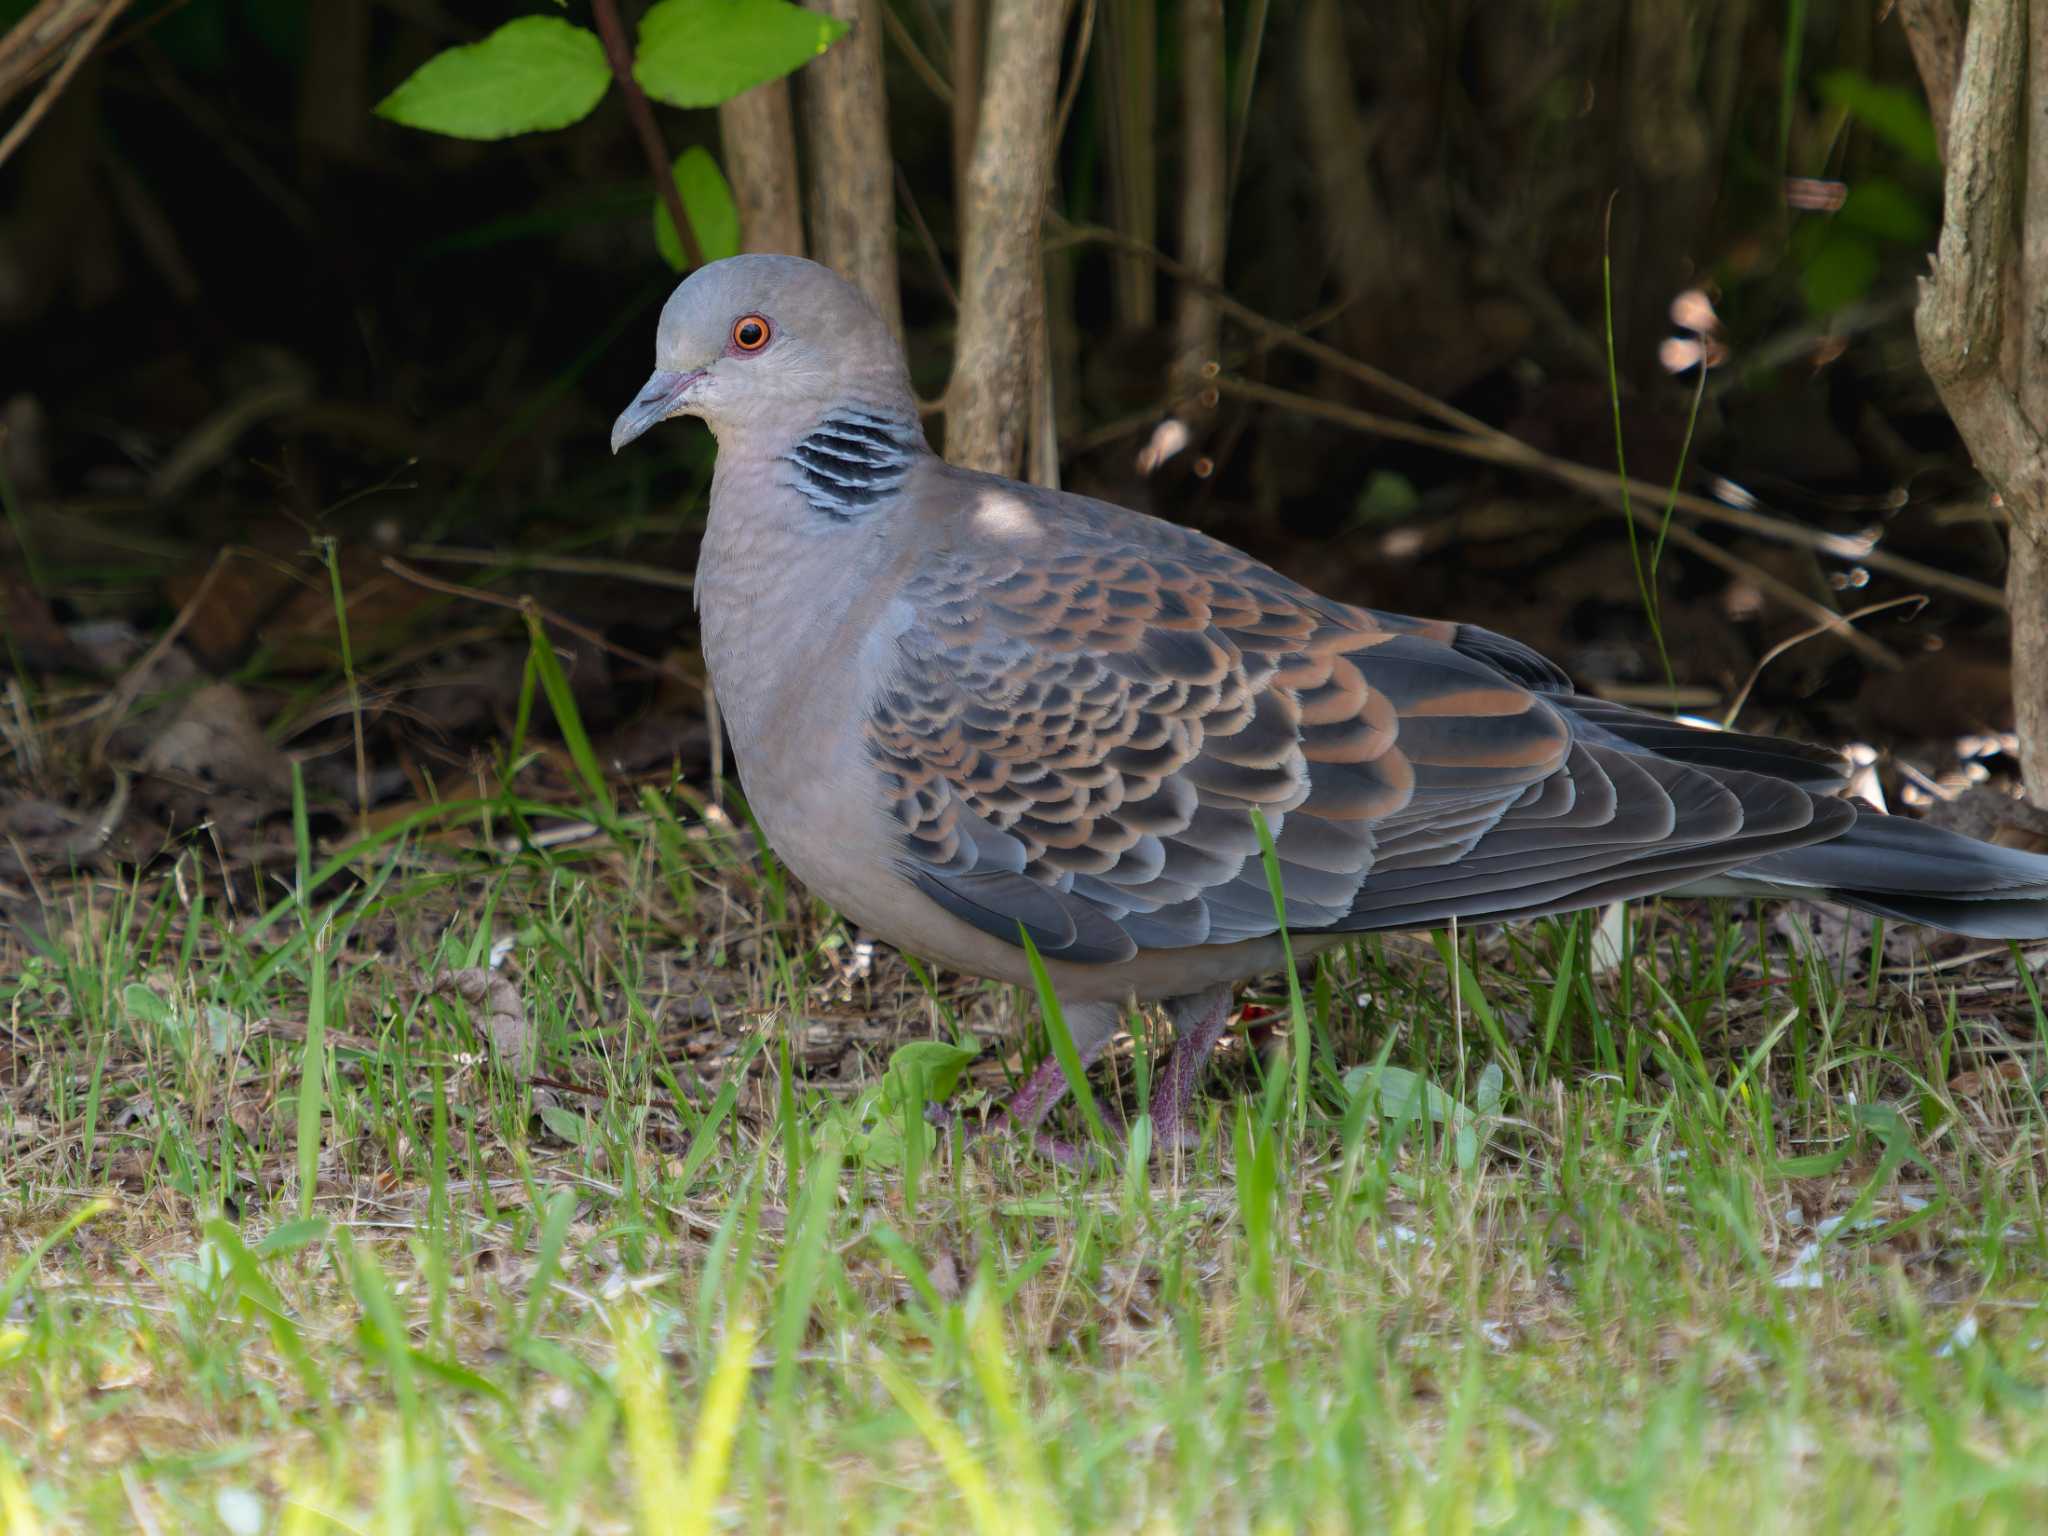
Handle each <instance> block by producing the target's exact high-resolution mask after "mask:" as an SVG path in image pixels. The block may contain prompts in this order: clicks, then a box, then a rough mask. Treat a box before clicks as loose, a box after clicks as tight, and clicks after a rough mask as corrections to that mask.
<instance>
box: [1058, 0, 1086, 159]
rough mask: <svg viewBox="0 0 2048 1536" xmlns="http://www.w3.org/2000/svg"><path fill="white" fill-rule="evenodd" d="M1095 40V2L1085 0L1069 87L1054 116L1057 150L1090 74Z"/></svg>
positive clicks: (1071, 63) (1075, 38)
mask: <svg viewBox="0 0 2048 1536" xmlns="http://www.w3.org/2000/svg"><path fill="white" fill-rule="evenodd" d="M1094 40H1095V0H1083V3H1082V6H1081V30H1080V31H1079V32H1077V33H1076V34H1075V35H1074V57H1073V59H1072V61H1071V62H1070V63H1069V64H1068V65H1067V86H1066V89H1065V90H1063V91H1061V92H1060V104H1059V106H1058V108H1056V109H1055V110H1054V112H1053V115H1052V142H1053V147H1054V148H1055V149H1057V148H1058V147H1059V145H1060V141H1061V140H1063V139H1064V138H1066V136H1067V122H1068V119H1070V118H1072V117H1073V115H1074V102H1075V99H1076V98H1077V97H1079V96H1080V94H1081V77H1082V76H1083V75H1085V74H1087V73H1088V45H1089V44H1090V43H1091V42H1093V41H1094Z"/></svg>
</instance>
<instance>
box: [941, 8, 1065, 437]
mask: <svg viewBox="0 0 2048 1536" xmlns="http://www.w3.org/2000/svg"><path fill="white" fill-rule="evenodd" d="M1065 23H1066V6H1065V4H1064V3H1062V0H992V3H991V4H990V6H989V8H988V33H987V46H988V53H987V63H986V68H985V70H984V85H985V87H986V89H985V91H984V93H983V97H982V103H981V117H980V124H979V126H978V127H977V129H976V131H975V135H974V155H973V158H972V160H971V161H970V163H969V166H968V173H967V229H966V238H965V241H964V243H963V246H962V255H961V262H960V268H961V292H960V334H959V340H958V343H957V345H956V347H955V349H954V356H953V379H952V382H951V383H950V384H949V385H948V386H947V388H946V457H948V458H949V459H951V460H952V461H953V462H954V463H956V464H964V465H967V466H969V467H970V468H974V469H985V470H992V471H994V472H996V473H998V474H1012V475H1013V474H1015V473H1016V472H1017V469H1018V466H1019V463H1020V462H1021V460H1022V457H1023V452H1024V441H1025V434H1026V429H1027V426H1028V423H1029V419H1030V402H1029V396H1030V388H1031V357H1032V353H1033V351H1034V349H1035V347H1036V345H1037V343H1036V340H1035V333H1036V331H1037V329H1038V327H1039V326H1040V324H1041V323H1042V317H1041V315H1040V313H1039V309H1040V304H1041V294H1042V285H1041V278H1040V267H1041V264H1042V260H1043V257H1042V253H1041V251H1040V248H1039V227H1040V224H1041V222H1042V221H1043V218H1044V212H1045V192H1046V184H1047V181H1048V179H1049V177H1050V175H1051V171H1052V147H1053V146H1052V134H1051V128H1052V121H1053V95H1054V92H1055V90H1056V89H1057V88H1058V85H1059V58H1060V34H1061V33H1062V31H1063V30H1064V29H1065Z"/></svg>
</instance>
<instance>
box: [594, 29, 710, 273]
mask: <svg viewBox="0 0 2048 1536" xmlns="http://www.w3.org/2000/svg"><path fill="white" fill-rule="evenodd" d="M590 10H591V14H592V16H593V17H594V18H595V19H596V21H597V35H598V36H599V37H601V38H603V39H604V56H605V59H606V61H607V62H608V63H609V64H610V65H611V67H612V78H613V79H614V80H616V81H618V82H619V89H620V90H621V91H624V92H625V93H626V115H627V116H628V117H630V118H631V119H632V120H633V132H634V133H635V134H636V135H637V136H638V137H639V140H640V152H641V153H642V154H643V155H645V156H646V157H647V168H648V169H649V170H651V171H652V172H653V173H654V195H655V196H656V197H658V198H660V199H661V202H662V206H663V207H665V208H667V209H668V217H669V222H670V223H672V224H673V225H675V227H676V234H677V236H678V237H679V238H680V239H681V240H682V242H683V256H684V259H685V260H687V261H688V262H689V264H690V265H691V266H692V267H701V266H703V265H704V247H703V246H701V245H699V244H698V243H697V231H696V230H695V229H694V228H693V227H691V224H690V215H689V213H688V212H687V211H686V210H685V209H684V207H683V194H682V193H681V192H680V191H678V190H677V189H676V173H675V169H674V167H672V166H671V165H670V164H669V158H668V148H667V146H666V145H664V144H663V143H662V142H661V128H660V125H658V124H657V123H656V122H655V121H654V108H652V107H651V106H649V105H648V104H647V93H646V92H645V91H643V90H641V89H640V82H639V81H638V80H635V79H634V78H633V50H632V47H631V46H630V45H629V44H628V43H627V42H626V26H625V23H624V22H622V21H620V20H619V4H618V0H590Z"/></svg>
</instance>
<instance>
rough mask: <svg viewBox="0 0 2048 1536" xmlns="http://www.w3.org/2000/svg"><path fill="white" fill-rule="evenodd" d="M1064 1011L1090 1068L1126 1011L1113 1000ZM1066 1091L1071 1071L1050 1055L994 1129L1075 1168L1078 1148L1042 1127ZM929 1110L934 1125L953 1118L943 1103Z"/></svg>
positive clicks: (1077, 1047)
mask: <svg viewBox="0 0 2048 1536" xmlns="http://www.w3.org/2000/svg"><path fill="white" fill-rule="evenodd" d="M1060 1012H1061V1016H1062V1017H1063V1018H1064V1019H1065V1020H1066V1023H1067V1033H1068V1034H1069V1035H1071V1036H1072V1037H1073V1041H1074V1049H1075V1051H1076V1052H1077V1053H1078V1054H1079V1056H1080V1058H1081V1070H1082V1071H1083V1072H1086V1071H1087V1070H1088V1069H1089V1068H1090V1067H1092V1066H1094V1065H1095V1063H1096V1061H1097V1060H1098V1059H1100V1057H1101V1055H1102V1053H1103V1051H1104V1050H1105V1049H1106V1048H1107V1047H1108V1045H1109V1042H1110V1041H1111V1040H1113V1039H1114V1038H1115V1037H1116V1028H1117V1025H1118V1024H1119V1023H1120V1022H1121V1021H1122V1018H1123V1009H1122V1008H1121V1007H1119V1006H1118V1005H1117V1004H1115V1003H1073V1004H1069V1005H1068V1006H1066V1007H1064V1008H1062V1009H1061V1010H1060ZM1066 1094H1067V1074H1066V1073H1065V1072H1063V1071H1061V1070H1060V1059H1059V1057H1057V1056H1048V1057H1046V1058H1045V1060H1043V1061H1041V1062H1040V1063H1039V1064H1038V1066H1037V1067H1036V1068H1035V1069H1034V1070H1033V1071H1032V1073H1031V1075H1030V1076H1029V1077H1027V1078H1025V1079H1024V1081H1023V1083H1021V1084H1020V1085H1019V1086H1018V1088H1017V1090H1016V1092H1014V1093H1012V1094H1011V1095H1010V1099H1009V1102H1008V1103H1007V1104H1005V1105H1004V1106H1003V1108H1002V1111H1001V1113H1000V1115H999V1116H998V1118H997V1119H996V1120H995V1122H994V1125H993V1127H992V1128H995V1127H1000V1128H1003V1129H1007V1130H1009V1131H1011V1132H1013V1133H1017V1134H1021V1135H1026V1136H1029V1137H1030V1138H1031V1144H1032V1146H1033V1147H1035V1148H1037V1150H1038V1151H1039V1153H1040V1154H1041V1155H1042V1156H1045V1157H1048V1158H1051V1159H1052V1160H1053V1161H1054V1162H1056V1163H1064V1164H1066V1165H1067V1166H1069V1167H1073V1166H1076V1165H1078V1164H1080V1163H1082V1162H1085V1161H1086V1158H1085V1156H1084V1155H1083V1153H1082V1151H1081V1149H1080V1148H1079V1147H1077V1146H1075V1145H1074V1144H1073V1143H1072V1142H1070V1141H1066V1140H1064V1139H1062V1138H1060V1137H1058V1136H1054V1135H1052V1134H1051V1133H1050V1132H1048V1131H1045V1130H1042V1129H1040V1127H1041V1126H1043V1125H1044V1123H1045V1117H1046V1116H1047V1115H1049V1114H1051V1113H1052V1112H1053V1110H1054V1109H1055V1108H1057V1107H1058V1105H1059V1102H1060V1100H1061V1099H1063V1098H1065V1097H1066ZM926 1114H927V1115H928V1116H929V1118H930V1119H931V1120H932V1121H933V1122H934V1123H935V1124H940V1125H945V1124H950V1123H951V1122H952V1112H951V1111H950V1110H948V1109H946V1108H945V1107H944V1106H943V1105H938V1104H934V1105H932V1106H931V1107H930V1108H929V1109H928V1110H927V1111H926Z"/></svg>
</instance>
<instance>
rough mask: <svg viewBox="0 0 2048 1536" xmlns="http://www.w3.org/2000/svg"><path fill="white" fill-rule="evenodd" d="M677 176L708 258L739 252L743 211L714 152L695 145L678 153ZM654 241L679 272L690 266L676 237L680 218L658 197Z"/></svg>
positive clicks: (699, 244) (679, 190) (702, 248)
mask: <svg viewBox="0 0 2048 1536" xmlns="http://www.w3.org/2000/svg"><path fill="white" fill-rule="evenodd" d="M675 178H676V190H677V191H678V192H680V193H681V194H682V197H683V212H684V213H686V214H688V215H689V216H690V228H692V229H694V230H695V231H696V232H697V245H698V248H699V249H701V250H702V251H703V252H704V259H705V260H706V261H721V260H723V259H724V258H725V257H727V256H735V255H737V254H739V248H740V211H739V209H738V208H737V207H736V206H734V204H733V200H732V188H731V187H729V186H727V185H726V180H725V172H723V171H721V170H720V169H719V168H718V162H717V161H716V160H714V159H712V158H711V152H710V151H709V150H705V149H700V148H698V147H697V146H696V145H694V144H693V145H691V146H690V147H689V148H688V149H686V150H684V151H683V152H682V153H681V154H680V155H677V156H676V163H675ZM654 243H655V246H656V247H657V248H658V249H659V250H660V251H661V259H662V260H663V261H665V262H667V263H668V264H669V266H670V267H672V268H674V269H675V270H676V271H678V272H680V271H682V270H683V268H684V267H686V266H688V265H689V261H688V260H687V259H686V258H685V257H684V255H683V242H682V241H681V240H680V239H678V238H677V236H676V221H675V220H674V219H672V218H670V217H669V216H668V206H667V205H666V204H665V203H663V202H662V200H661V199H660V198H658V197H657V198H656V199H655V200H654Z"/></svg>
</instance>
